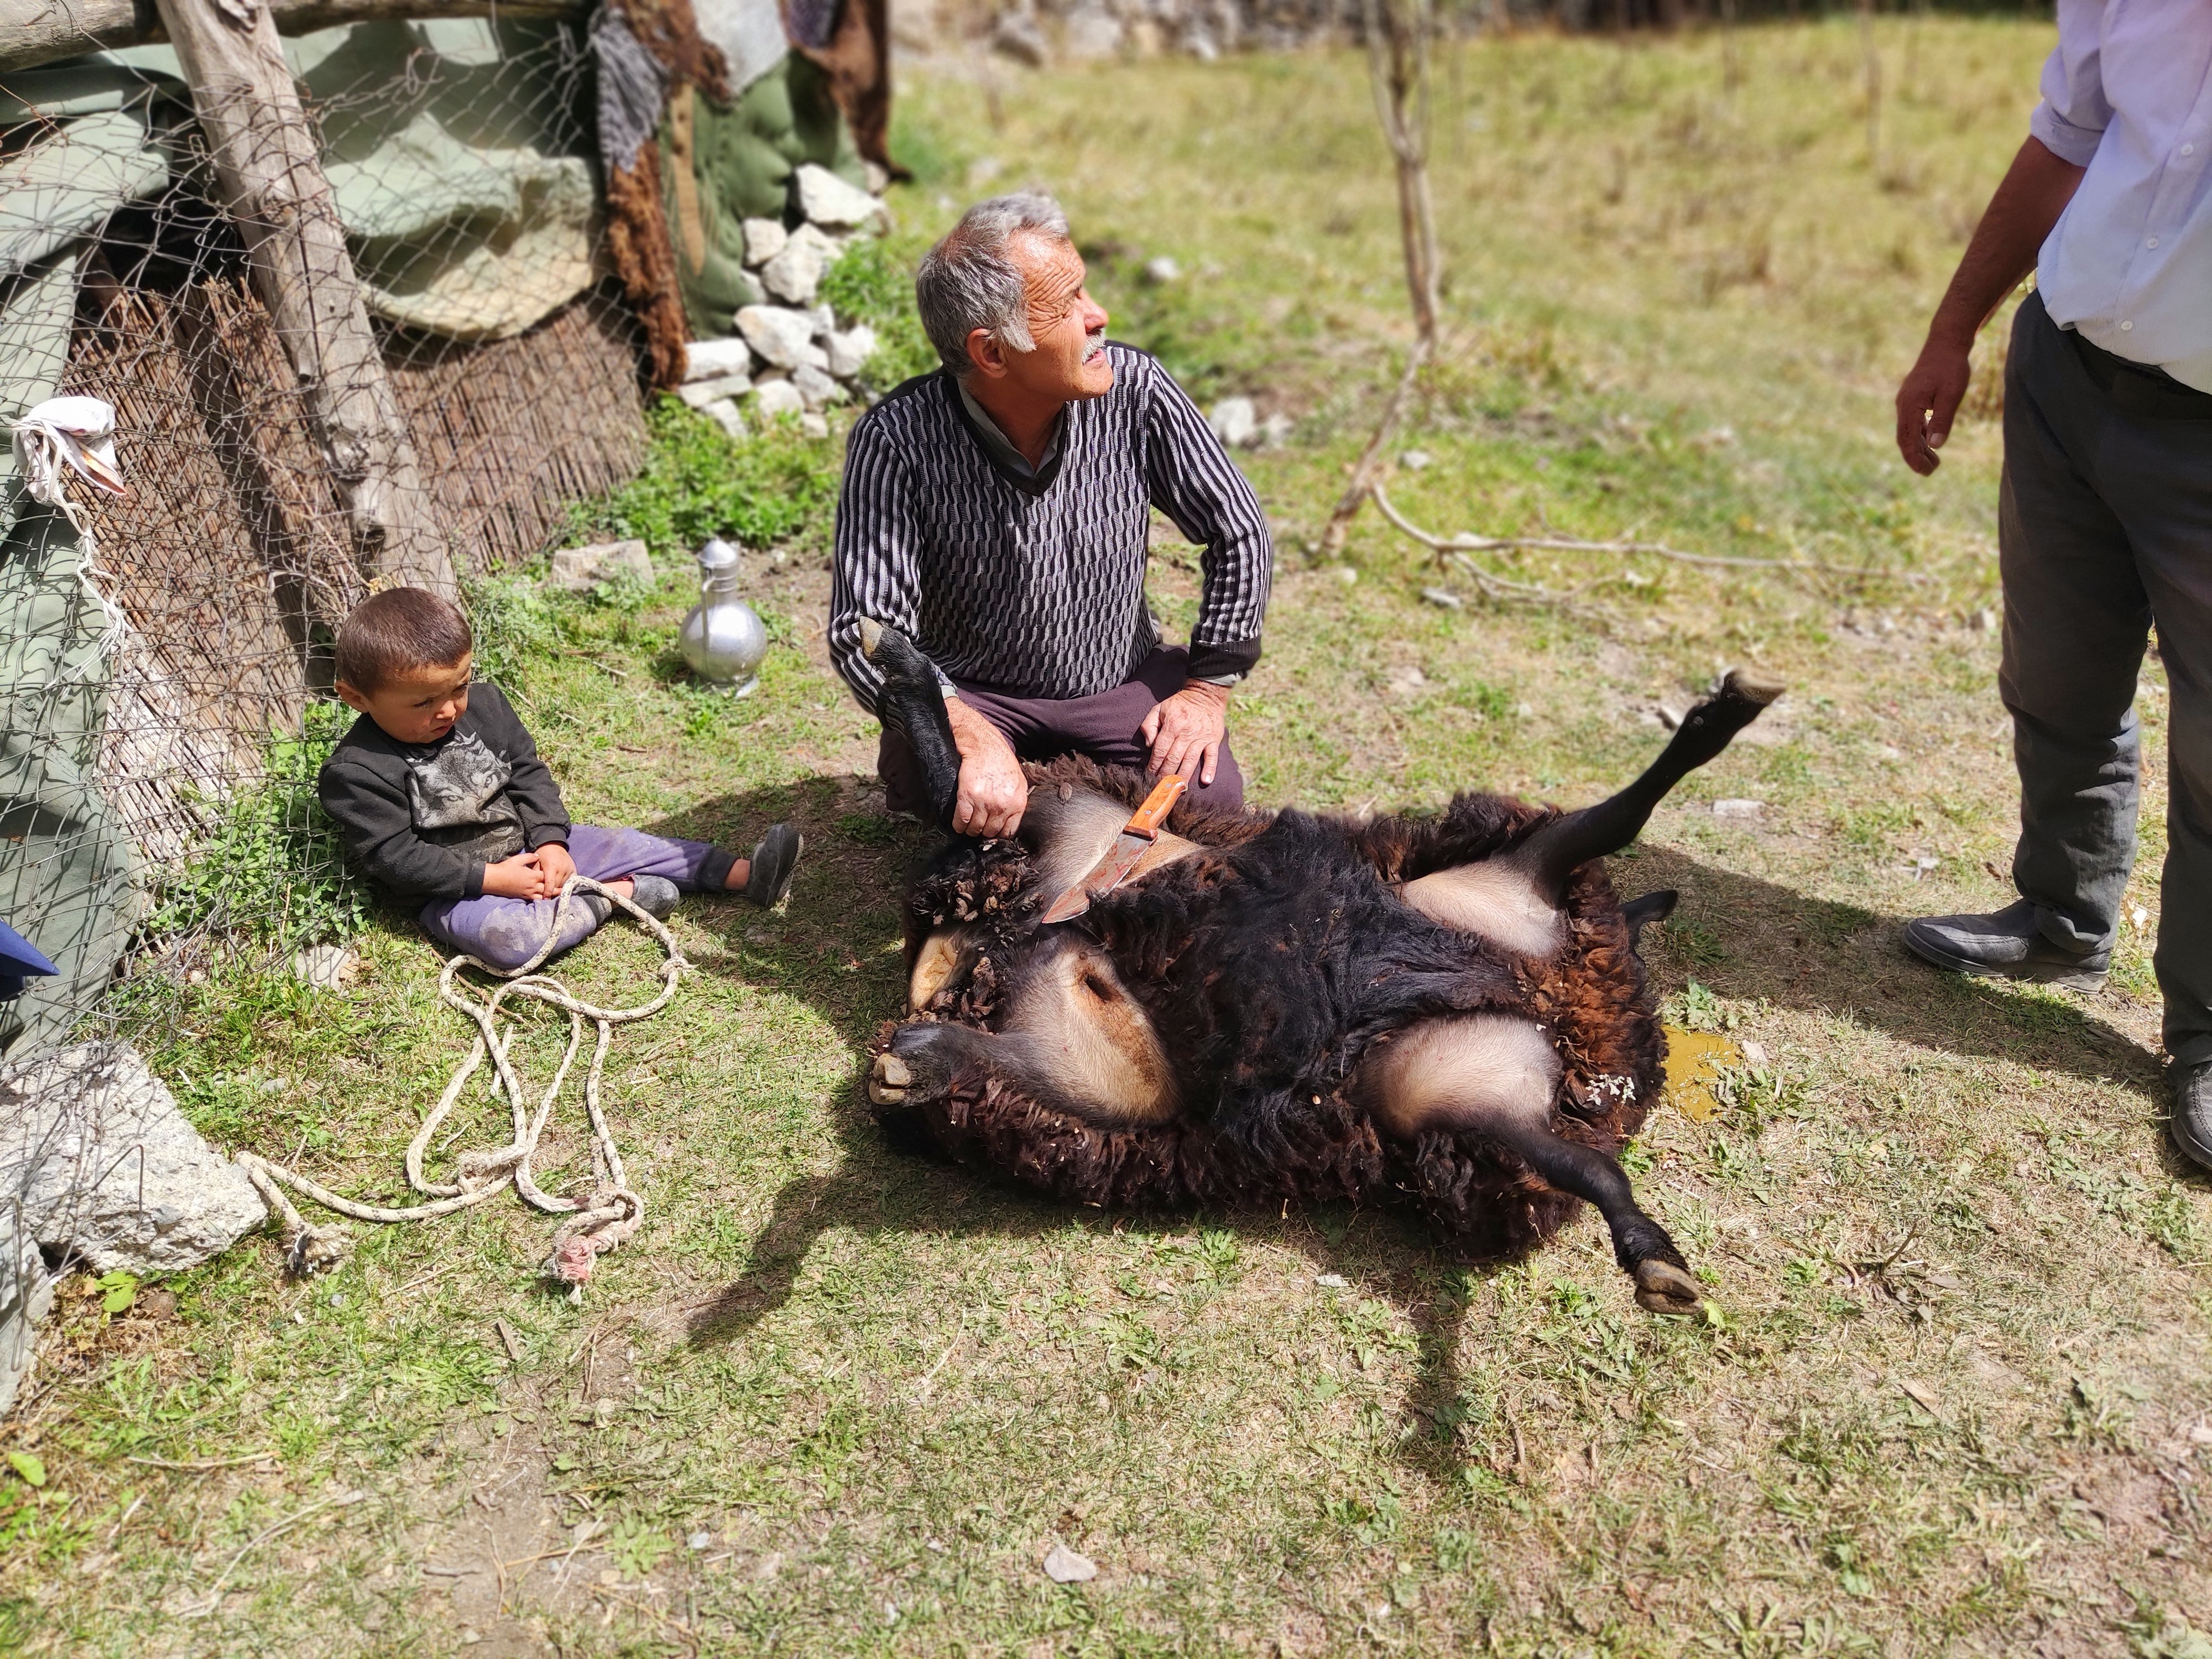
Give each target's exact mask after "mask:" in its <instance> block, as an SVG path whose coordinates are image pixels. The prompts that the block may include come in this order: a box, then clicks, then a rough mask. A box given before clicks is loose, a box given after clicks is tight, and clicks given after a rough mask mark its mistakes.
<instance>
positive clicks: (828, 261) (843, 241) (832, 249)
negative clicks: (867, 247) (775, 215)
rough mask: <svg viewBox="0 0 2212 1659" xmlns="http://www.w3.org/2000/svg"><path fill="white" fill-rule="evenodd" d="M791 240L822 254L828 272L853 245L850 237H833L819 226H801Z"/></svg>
mask: <svg viewBox="0 0 2212 1659" xmlns="http://www.w3.org/2000/svg"><path fill="white" fill-rule="evenodd" d="M791 240H793V242H794V243H797V242H804V243H805V244H806V246H809V247H811V248H813V249H815V250H817V252H820V254H821V255H822V264H823V269H825V270H826V269H828V268H829V266H831V265H834V264H836V263H837V260H838V257H839V256H840V255H841V254H842V253H843V252H845V250H846V248H847V247H848V246H850V245H851V243H852V240H853V239H852V237H851V236H850V235H832V234H830V233H829V232H828V231H826V230H824V229H823V228H822V227H821V226H819V225H801V226H799V228H798V229H797V230H794V231H793V232H792V233H791Z"/></svg>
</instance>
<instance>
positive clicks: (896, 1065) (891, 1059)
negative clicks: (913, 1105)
mask: <svg viewBox="0 0 2212 1659" xmlns="http://www.w3.org/2000/svg"><path fill="white" fill-rule="evenodd" d="M913 1081H914V1073H912V1072H911V1071H909V1070H908V1068H907V1063H906V1062H905V1061H904V1060H901V1059H900V1058H899V1057H898V1056H897V1055H896V1054H891V1053H889V1052H888V1051H887V1052H885V1053H884V1054H878V1055H877V1056H876V1063H875V1066H874V1068H873V1069H872V1070H871V1071H870V1072H869V1073H868V1098H869V1099H870V1100H872V1101H873V1102H875V1103H876V1104H877V1105H878V1106H896V1105H897V1104H898V1103H900V1102H901V1101H902V1100H904V1099H905V1098H906V1091H907V1085H909V1084H911V1083H912V1082H913Z"/></svg>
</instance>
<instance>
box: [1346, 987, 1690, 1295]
mask: <svg viewBox="0 0 2212 1659" xmlns="http://www.w3.org/2000/svg"><path fill="white" fill-rule="evenodd" d="M1370 1055H1371V1057H1370V1059H1368V1060H1364V1061H1363V1062H1362V1063H1361V1066H1360V1069H1359V1075H1358V1078H1357V1079H1355V1089H1356V1091H1357V1093H1358V1097H1359V1098H1360V1099H1361V1101H1362V1103H1364V1104H1365V1105H1366V1106H1367V1108H1368V1109H1369V1110H1370V1111H1371V1112H1373V1113H1374V1114H1375V1116H1376V1119H1377V1121H1379V1122H1380V1123H1381V1124H1382V1126H1383V1127H1384V1128H1386V1129H1388V1130H1389V1131H1390V1133H1392V1134H1394V1135H1396V1136H1398V1137H1401V1139H1408V1140H1410V1139H1413V1138H1414V1137H1415V1136H1417V1135H1420V1134H1423V1133H1429V1132H1431V1131H1436V1130H1442V1131H1443V1132H1445V1133H1451V1134H1459V1135H1473V1136H1477V1137H1480V1139H1485V1140H1489V1141H1492V1142H1494V1143H1496V1144H1497V1145H1498V1146H1503V1147H1504V1148H1505V1149H1506V1150H1507V1151H1508V1152H1511V1153H1512V1154H1513V1155H1514V1156H1515V1157H1516V1158H1520V1159H1521V1160H1522V1162H1523V1163H1524V1164H1528V1167H1529V1168H1530V1169H1532V1170H1534V1171H1535V1172H1536V1173H1537V1174H1538V1175H1540V1176H1542V1177H1543V1178H1544V1180H1545V1181H1547V1182H1549V1183H1550V1184H1551V1185H1552V1186H1553V1187H1555V1188H1558V1189H1559V1191H1561V1192H1563V1193H1571V1194H1573V1195H1574V1196H1575V1197H1577V1198H1579V1199H1583V1200H1587V1201H1588V1202H1589V1203H1591V1204H1594V1205H1595V1206H1597V1208H1598V1212H1599V1213H1600V1214H1601V1215H1602V1216H1604V1217H1605V1223H1606V1225H1607V1228H1608V1229H1610V1230H1611V1231H1612V1233H1613V1260H1615V1261H1618V1262H1620V1267H1621V1270H1622V1271H1623V1272H1624V1273H1628V1274H1629V1275H1631V1276H1632V1278H1633V1279H1635V1280H1636V1299H1637V1301H1638V1304H1641V1305H1642V1306H1644V1307H1645V1308H1648V1309H1650V1310H1651V1311H1652V1312H1654V1313H1670V1314H1679V1313H1689V1312H1692V1311H1693V1310H1695V1309H1696V1307H1697V1305H1698V1299H1699V1293H1698V1284H1697V1281H1696V1280H1695V1279H1692V1278H1691V1277H1690V1274H1689V1272H1688V1264H1687V1263H1686V1262H1685V1261H1683V1260H1682V1255H1681V1252H1680V1250H1678V1249H1675V1248H1674V1240H1673V1239H1671V1238H1669V1237H1668V1236H1667V1230H1666V1229H1665V1228H1663V1227H1662V1226H1661V1225H1659V1224H1658V1223H1657V1222H1656V1221H1654V1220H1653V1219H1652V1218H1650V1216H1648V1215H1646V1214H1645V1213H1644V1211H1643V1210H1642V1209H1641V1208H1640V1207H1638V1205H1637V1202H1636V1194H1635V1193H1634V1191H1633V1190H1632V1188H1630V1186H1629V1184H1628V1177H1627V1176H1626V1175H1624V1174H1623V1173H1622V1172H1621V1168H1620V1164H1616V1163H1615V1162H1614V1161H1613V1159H1611V1158H1607V1156H1606V1155H1605V1154H1604V1153H1602V1152H1594V1151H1592V1150H1591V1149H1590V1148H1589V1147H1587V1146H1578V1145H1577V1144H1576V1143H1575V1142H1573V1141H1571V1140H1565V1139H1561V1138H1560V1137H1559V1136H1558V1135H1555V1134H1553V1133H1552V1129H1551V1103H1552V1095H1553V1091H1554V1090H1555V1089H1556V1088H1557V1087H1558V1085H1559V1055H1558V1054H1557V1052H1556V1051H1555V1050H1554V1049H1553V1047H1552V1043H1551V1039H1550V1038H1549V1037H1547V1036H1546V1035H1545V1034H1544V1031H1543V1030H1542V1028H1541V1027H1540V1026H1538V1025H1537V1024H1536V1023H1535V1022H1534V1020H1529V1019H1524V1018H1518V1017H1516V1016H1512V1015H1507V1014H1467V1015H1462V1016H1459V1017H1457V1018H1450V1019H1434V1020H1426V1021H1424V1022H1423V1023H1421V1024H1418V1025H1415V1026H1413V1027H1412V1028H1411V1029H1409V1030H1406V1031H1404V1032H1401V1034H1400V1035H1399V1036H1397V1037H1395V1038H1394V1039H1393V1040H1392V1041H1391V1042H1388V1043H1385V1044H1383V1045H1380V1046H1379V1047H1378V1048H1376V1049H1374V1050H1371V1051H1370Z"/></svg>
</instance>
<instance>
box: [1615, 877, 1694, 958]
mask: <svg viewBox="0 0 2212 1659" xmlns="http://www.w3.org/2000/svg"><path fill="white" fill-rule="evenodd" d="M1681 897H1682V896H1681V895H1680V893H1678V892H1676V891H1675V890H1674V889H1673V888H1671V887H1662V888H1661V889H1659V890H1658V891H1657V892H1656V893H1645V894H1644V895H1643V896H1640V897H1638V898H1632V899H1631V900H1629V901H1628V902H1627V903H1626V904H1624V905H1622V906H1621V907H1620V919H1621V920H1622V921H1625V922H1626V923H1627V924H1628V948H1629V949H1630V950H1632V951H1633V950H1637V949H1638V948H1639V947H1640V946H1641V945H1643V943H1644V929H1645V928H1646V927H1650V925H1651V924H1652V923H1653V922H1655V921H1666V920H1667V918H1668V917H1669V916H1671V915H1674V907H1675V905H1676V904H1678V903H1680V902H1681Z"/></svg>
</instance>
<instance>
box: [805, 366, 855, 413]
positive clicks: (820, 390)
mask: <svg viewBox="0 0 2212 1659" xmlns="http://www.w3.org/2000/svg"><path fill="white" fill-rule="evenodd" d="M791 383H792V385H793V386H797V387H798V388H799V397H800V398H803V399H805V404H806V406H807V408H809V409H811V410H818V409H820V408H821V407H822V406H823V404H842V403H843V402H844V401H845V400H846V399H847V398H849V397H851V396H852V395H853V394H852V393H851V392H848V391H846V390H845V388H844V387H843V386H839V385H838V384H837V382H836V381H835V380H831V379H830V378H829V370H828V369H826V368H815V367H814V365H813V364H811V363H801V364H800V365H799V367H798V368H794V369H793V370H792V371H791Z"/></svg>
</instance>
